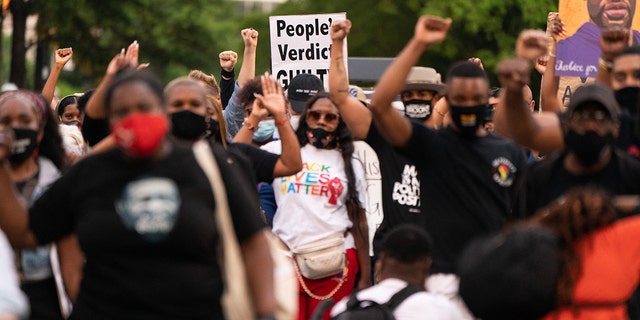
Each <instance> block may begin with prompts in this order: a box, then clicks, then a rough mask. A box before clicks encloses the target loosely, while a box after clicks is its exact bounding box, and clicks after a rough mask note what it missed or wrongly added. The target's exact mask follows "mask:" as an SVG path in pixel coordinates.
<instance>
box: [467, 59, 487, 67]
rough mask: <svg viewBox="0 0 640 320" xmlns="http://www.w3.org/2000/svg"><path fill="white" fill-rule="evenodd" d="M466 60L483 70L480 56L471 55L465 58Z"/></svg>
mask: <svg viewBox="0 0 640 320" xmlns="http://www.w3.org/2000/svg"><path fill="white" fill-rule="evenodd" d="M467 61H469V62H473V63H475V64H477V65H478V66H479V67H480V69H482V70H484V66H483V65H482V60H480V58H476V57H471V58H469V59H467Z"/></svg>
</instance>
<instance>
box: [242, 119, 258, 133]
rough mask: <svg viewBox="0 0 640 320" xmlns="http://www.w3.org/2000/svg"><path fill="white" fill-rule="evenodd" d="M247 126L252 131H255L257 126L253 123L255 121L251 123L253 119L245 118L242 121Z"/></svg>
mask: <svg viewBox="0 0 640 320" xmlns="http://www.w3.org/2000/svg"><path fill="white" fill-rule="evenodd" d="M242 124H243V125H244V126H245V127H247V129H249V130H251V131H255V130H256V126H254V125H253V123H251V121H249V119H248V118H245V119H244V122H243V123H242Z"/></svg>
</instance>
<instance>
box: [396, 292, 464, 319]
mask: <svg viewBox="0 0 640 320" xmlns="http://www.w3.org/2000/svg"><path fill="white" fill-rule="evenodd" d="M425 313H429V315H430V318H431V317H432V318H433V319H451V320H453V319H462V316H461V314H460V311H459V309H458V306H456V305H455V304H454V303H453V302H451V300H449V299H447V298H446V297H444V296H441V295H437V294H433V293H430V292H425V291H421V292H417V293H415V294H413V295H411V296H410V297H408V298H407V299H406V300H405V301H403V302H402V303H401V304H400V305H399V306H398V308H397V309H396V310H395V311H394V315H395V316H396V318H397V319H418V318H416V316H419V315H424V314H425Z"/></svg>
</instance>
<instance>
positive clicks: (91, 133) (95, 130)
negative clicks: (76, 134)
mask: <svg viewBox="0 0 640 320" xmlns="http://www.w3.org/2000/svg"><path fill="white" fill-rule="evenodd" d="M109 129H110V128H109V120H107V119H92V118H90V117H89V116H88V115H86V114H85V116H84V120H83V121H82V136H83V137H84V140H85V141H87V143H88V144H89V146H91V147H92V146H95V145H96V144H97V143H98V142H100V141H101V140H102V139H104V138H106V137H107V136H108V135H109Z"/></svg>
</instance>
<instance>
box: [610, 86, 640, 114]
mask: <svg viewBox="0 0 640 320" xmlns="http://www.w3.org/2000/svg"><path fill="white" fill-rule="evenodd" d="M614 94H615V96H616V101H618V104H619V105H620V108H621V109H622V110H628V111H629V113H631V114H632V115H633V114H636V113H638V111H640V107H639V106H640V87H624V88H622V89H620V90H616V91H615V92H614Z"/></svg>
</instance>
